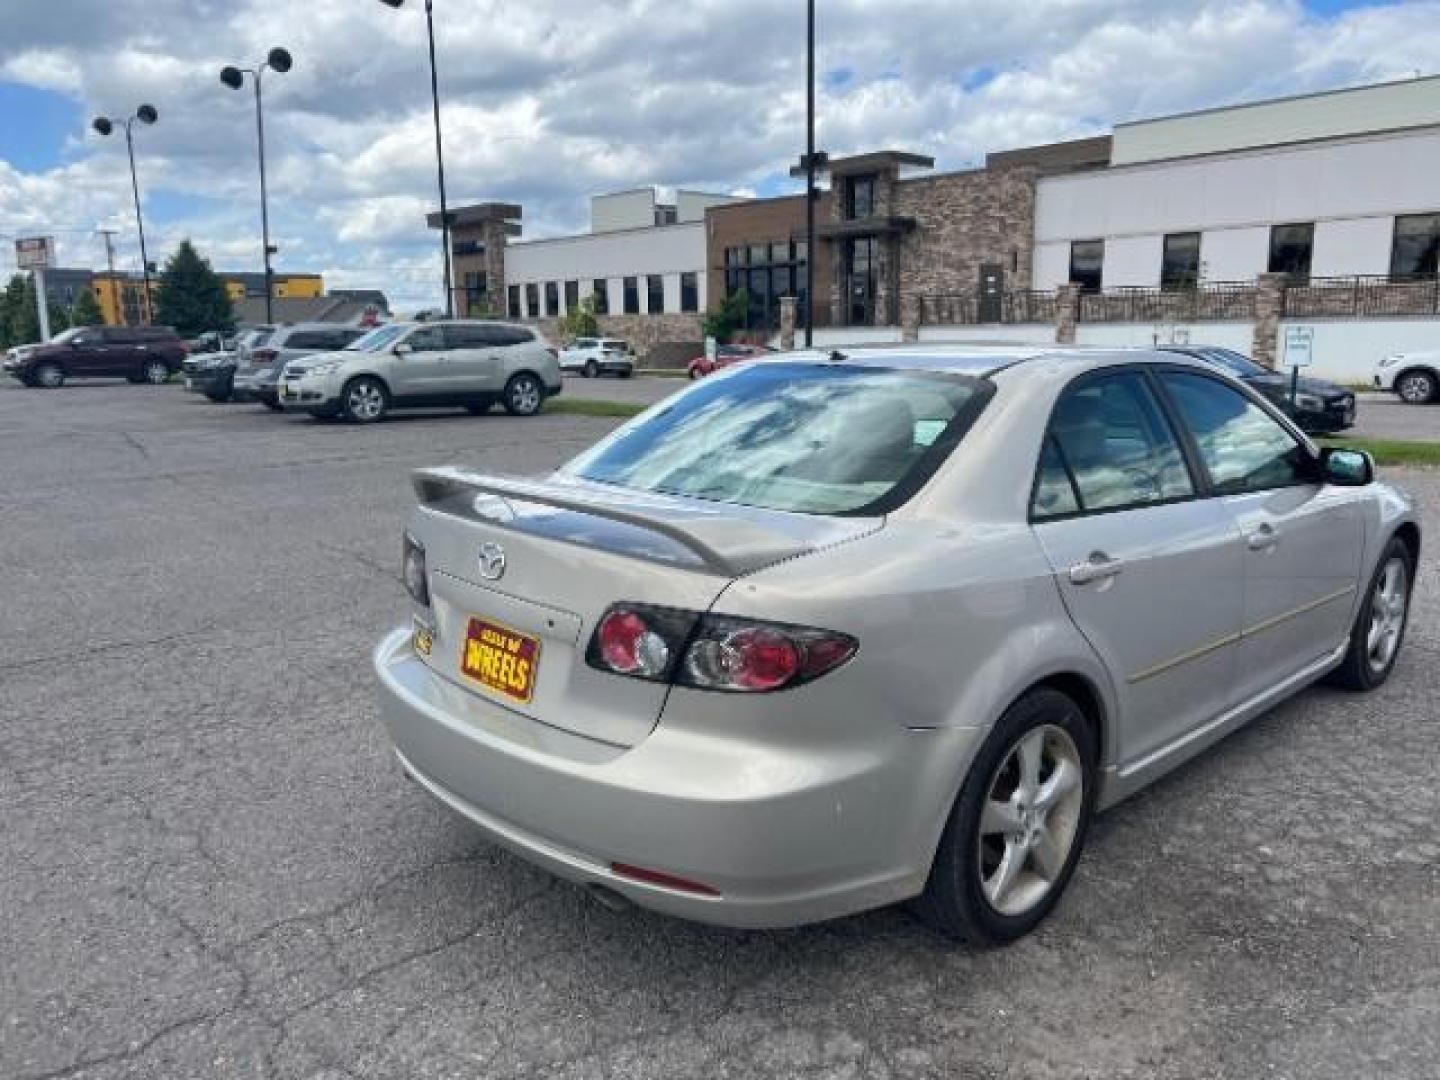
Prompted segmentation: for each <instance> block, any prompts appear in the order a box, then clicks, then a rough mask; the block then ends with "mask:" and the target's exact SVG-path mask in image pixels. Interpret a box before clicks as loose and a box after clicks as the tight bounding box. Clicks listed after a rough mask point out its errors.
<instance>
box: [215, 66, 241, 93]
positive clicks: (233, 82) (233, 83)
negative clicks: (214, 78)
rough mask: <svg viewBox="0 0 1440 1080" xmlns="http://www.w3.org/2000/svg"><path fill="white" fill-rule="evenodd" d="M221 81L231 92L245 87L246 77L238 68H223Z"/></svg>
mask: <svg viewBox="0 0 1440 1080" xmlns="http://www.w3.org/2000/svg"><path fill="white" fill-rule="evenodd" d="M220 81H221V82H222V83H224V84H225V85H226V86H228V87H230V89H231V90H239V89H240V88H241V87H242V86H244V85H245V76H244V75H243V74H241V72H240V69H239V68H237V67H223V68H221V69H220Z"/></svg>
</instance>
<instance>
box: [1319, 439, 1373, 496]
mask: <svg viewBox="0 0 1440 1080" xmlns="http://www.w3.org/2000/svg"><path fill="white" fill-rule="evenodd" d="M1320 467H1321V469H1322V470H1323V471H1324V473H1325V481H1326V483H1329V484H1334V485H1335V486H1336V487H1364V486H1365V485H1366V484H1373V483H1374V482H1375V459H1374V458H1372V457H1371V456H1370V455H1369V454H1367V453H1365V451H1363V450H1346V449H1344V448H1343V447H1338V446H1327V447H1325V449H1323V450H1321V451H1320Z"/></svg>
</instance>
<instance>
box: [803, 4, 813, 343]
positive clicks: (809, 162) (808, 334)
mask: <svg viewBox="0 0 1440 1080" xmlns="http://www.w3.org/2000/svg"><path fill="white" fill-rule="evenodd" d="M814 344H815V0H808V3H807V4H806V5H805V347H806V348H807V349H808V348H811V347H812V346H813V345H814Z"/></svg>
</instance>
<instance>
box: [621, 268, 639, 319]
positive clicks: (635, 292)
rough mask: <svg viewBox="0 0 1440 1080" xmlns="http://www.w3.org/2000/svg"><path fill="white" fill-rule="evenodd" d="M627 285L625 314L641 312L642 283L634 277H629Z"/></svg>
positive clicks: (625, 284) (626, 281) (625, 282)
mask: <svg viewBox="0 0 1440 1080" xmlns="http://www.w3.org/2000/svg"><path fill="white" fill-rule="evenodd" d="M624 286H625V314H626V315H639V314H640V283H639V281H637V280H636V279H635V278H633V277H627V278H626V279H625V281H624Z"/></svg>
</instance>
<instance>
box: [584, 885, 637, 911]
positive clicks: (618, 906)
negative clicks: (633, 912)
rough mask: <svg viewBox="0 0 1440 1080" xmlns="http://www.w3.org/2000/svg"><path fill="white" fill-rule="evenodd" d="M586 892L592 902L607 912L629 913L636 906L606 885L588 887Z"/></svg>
mask: <svg viewBox="0 0 1440 1080" xmlns="http://www.w3.org/2000/svg"><path fill="white" fill-rule="evenodd" d="M585 891H586V892H588V893H589V894H590V898H591V899H592V900H594V901H595V902H596V903H597V904H599V905H600V906H601V907H603V908H605V909H606V910H607V911H615V912H621V911H629V910H630V909H631V908H633V907H634V906H635V905H634V904H632V903H631V902H630V901H629V900H627V899H626V898H625V897H623V896H621V895H620V894H619V893H618V892H616V891H615V890H614V889H608V888H606V887H605V886H604V885H587V886H585Z"/></svg>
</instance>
